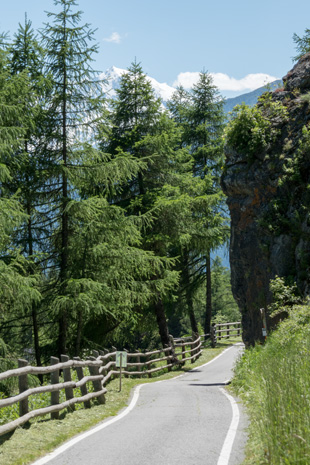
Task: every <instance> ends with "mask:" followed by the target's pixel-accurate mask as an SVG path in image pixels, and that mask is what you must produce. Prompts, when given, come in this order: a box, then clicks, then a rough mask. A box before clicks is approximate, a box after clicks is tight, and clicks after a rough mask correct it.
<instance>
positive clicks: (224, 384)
mask: <svg viewBox="0 0 310 465" xmlns="http://www.w3.org/2000/svg"><path fill="white" fill-rule="evenodd" d="M228 384H229V383H210V384H198V383H189V386H200V387H201V386H203V387H213V386H227V385H228Z"/></svg>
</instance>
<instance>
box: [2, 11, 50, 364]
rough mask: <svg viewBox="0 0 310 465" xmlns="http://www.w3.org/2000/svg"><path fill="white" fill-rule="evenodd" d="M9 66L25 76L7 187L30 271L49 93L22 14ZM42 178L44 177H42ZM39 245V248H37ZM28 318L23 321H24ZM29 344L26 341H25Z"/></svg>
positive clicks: (37, 234) (38, 226)
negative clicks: (13, 196)
mask: <svg viewBox="0 0 310 465" xmlns="http://www.w3.org/2000/svg"><path fill="white" fill-rule="evenodd" d="M9 51H10V68H11V72H12V74H13V75H17V76H27V82H28V94H27V96H25V97H26V98H25V99H24V101H23V114H24V120H23V128H24V142H23V146H22V147H20V150H18V151H16V152H15V154H14V166H13V167H12V170H13V171H12V175H13V176H12V180H11V182H10V189H11V191H12V192H13V193H14V192H16V191H18V192H19V198H20V202H21V204H22V205H23V209H24V211H25V212H26V213H27V221H25V222H24V223H23V224H21V225H20V227H19V228H18V230H17V231H16V233H15V234H14V242H15V244H16V245H17V246H18V247H19V248H20V249H21V252H22V253H23V255H24V256H25V257H28V262H29V264H30V262H31V266H29V272H31V273H32V274H35V273H38V272H40V271H41V270H40V266H39V265H38V256H37V254H38V253H39V252H40V251H41V250H42V247H40V241H41V240H42V235H43V234H42V229H44V227H43V225H44V223H45V221H46V215H45V214H44V213H43V212H42V211H40V208H37V207H36V206H37V205H38V204H39V205H40V204H41V203H42V194H41V191H42V181H43V180H44V176H42V169H41V167H42V147H43V146H44V144H45V140H44V130H43V128H44V120H46V113H45V106H46V100H47V98H48V95H49V90H50V81H49V79H48V78H47V77H44V75H43V50H42V48H41V47H40V45H39V42H38V39H37V37H36V36H35V33H34V31H33V29H32V26H31V21H29V20H28V19H27V17H25V24H24V26H22V25H21V24H19V29H18V31H17V33H16V34H15V35H14V40H13V43H12V44H11V45H10V47H9ZM42 178H43V179H42ZM40 249H41V250H40ZM37 310H38V309H37V304H36V303H33V307H32V310H31V318H32V327H33V340H34V349H35V358H36V362H37V365H38V366H39V365H41V349H40V343H39V326H40V322H39V321H38V311H37ZM27 321H28V320H27V318H26V320H25V323H26V324H27ZM28 344H29V342H28Z"/></svg>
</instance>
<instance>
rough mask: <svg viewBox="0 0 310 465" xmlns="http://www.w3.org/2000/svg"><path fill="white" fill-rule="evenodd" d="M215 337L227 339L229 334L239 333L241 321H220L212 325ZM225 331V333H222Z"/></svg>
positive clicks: (235, 334)
mask: <svg viewBox="0 0 310 465" xmlns="http://www.w3.org/2000/svg"><path fill="white" fill-rule="evenodd" d="M214 332H215V337H216V339H217V340H220V339H222V338H227V339H229V338H230V337H231V336H240V335H241V322H240V321H235V322H234V323H221V324H216V325H214ZM224 333H226V334H224Z"/></svg>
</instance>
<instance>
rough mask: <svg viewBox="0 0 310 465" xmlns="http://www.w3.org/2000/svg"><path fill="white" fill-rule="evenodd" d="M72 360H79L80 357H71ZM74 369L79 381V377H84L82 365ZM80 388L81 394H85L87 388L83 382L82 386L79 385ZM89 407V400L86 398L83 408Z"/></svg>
mask: <svg viewBox="0 0 310 465" xmlns="http://www.w3.org/2000/svg"><path fill="white" fill-rule="evenodd" d="M73 360H81V359H80V357H73ZM75 371H76V374H77V377H78V379H79V381H81V379H83V378H84V373H83V367H75ZM80 390H81V394H82V396H87V394H88V390H87V386H86V384H83V386H81V387H80ZM90 407H91V404H90V400H86V402H84V408H90Z"/></svg>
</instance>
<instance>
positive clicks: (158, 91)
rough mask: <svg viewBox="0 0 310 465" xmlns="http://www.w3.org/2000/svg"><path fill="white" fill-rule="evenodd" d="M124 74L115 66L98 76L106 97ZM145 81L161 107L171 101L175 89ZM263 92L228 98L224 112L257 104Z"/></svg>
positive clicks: (274, 83) (275, 82)
mask: <svg viewBox="0 0 310 465" xmlns="http://www.w3.org/2000/svg"><path fill="white" fill-rule="evenodd" d="M126 73H128V71H127V70H126V69H121V68H117V67H116V66H112V67H111V68H109V69H108V70H107V71H106V72H105V73H102V74H101V75H100V78H101V79H103V80H105V81H106V84H105V85H104V86H103V89H104V92H106V93H107V96H108V97H110V98H114V97H115V96H116V92H115V90H116V89H118V88H119V85H120V79H121V77H122V75H123V74H126ZM147 79H148V80H149V81H150V83H151V84H152V87H153V89H154V91H155V95H156V97H158V98H161V99H162V101H163V105H164V106H166V103H167V101H168V100H170V99H171V97H172V94H173V92H175V90H176V88H175V87H172V86H169V85H168V84H166V83H160V82H158V81H156V79H154V78H152V77H150V76H147ZM279 82H280V81H274V82H272V83H271V84H270V87H271V88H272V90H273V89H274V88H276V87H277V85H278V83H279ZM265 91H266V87H265V86H264V87H260V88H259V89H256V90H254V91H252V92H249V93H247V94H242V95H239V96H238V97H233V98H228V99H226V100H225V105H224V111H225V112H229V111H231V110H232V108H233V107H234V106H235V105H237V104H240V103H241V102H245V103H246V104H247V105H250V106H252V105H254V104H255V103H256V102H257V99H258V97H259V96H260V95H261V94H262V93H263V92H265Z"/></svg>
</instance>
